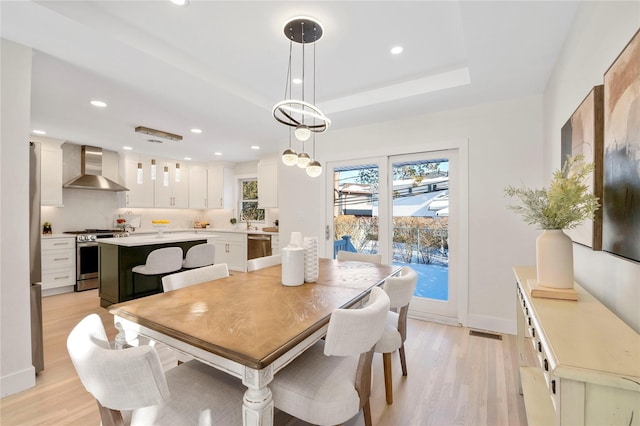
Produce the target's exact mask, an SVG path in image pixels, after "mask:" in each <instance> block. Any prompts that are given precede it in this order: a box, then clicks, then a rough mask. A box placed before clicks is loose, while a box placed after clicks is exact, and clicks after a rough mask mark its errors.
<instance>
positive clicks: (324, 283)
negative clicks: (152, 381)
mask: <svg viewBox="0 0 640 426" xmlns="http://www.w3.org/2000/svg"><path fill="white" fill-rule="evenodd" d="M399 270H400V267H397V266H391V265H381V264H375V263H367V262H353V261H337V260H333V259H320V261H319V275H318V280H317V282H315V283H305V284H303V285H299V286H284V285H282V283H281V266H280V265H277V266H272V267H268V268H264V269H260V270H256V271H252V272H238V273H235V272H233V273H232V275H231V276H229V277H226V278H222V279H219V280H215V281H208V282H204V283H201V284H197V285H193V286H190V287H186V288H182V289H179V290H174V291H169V292H166V293H161V294H155V295H152V296H148V297H144V298H141V299H135V300H131V301H128V302H124V303H119V304H115V305H111V306H110V307H109V308H108V309H109V312H111V313H112V314H113V315H114V321H115V323H116V325H117V326H118V323H119V324H120V325H121V326H122V328H123V329H124V330H125V331H127V334H128V335H131V334H132V333H133V334H136V335H140V336H144V337H147V338H149V339H152V340H154V341H157V342H161V343H164V344H166V345H168V346H170V347H172V348H174V349H176V350H178V351H179V352H182V353H184V354H186V355H189V356H191V357H193V358H195V359H197V360H199V361H201V362H204V363H206V364H209V365H211V366H213V367H215V368H218V369H220V370H222V371H224V372H226V373H228V374H231V375H233V376H235V377H238V378H239V379H241V380H242V383H243V384H244V385H245V386H246V387H247V390H246V391H245V394H244V398H243V401H242V405H243V422H244V424H245V425H252V426H258V425H261V426H265V425H267V426H268V425H272V424H273V411H274V408H273V407H274V406H273V399H272V396H271V390H270V389H269V386H268V385H269V383H270V382H271V380H272V379H273V376H274V374H276V373H277V372H278V371H279V370H280V369H282V368H283V367H285V366H286V365H287V364H288V363H289V362H291V361H292V360H293V359H295V358H296V357H297V356H299V355H300V354H301V353H302V352H304V351H305V350H306V349H307V348H309V347H310V346H312V345H313V344H314V343H316V342H317V341H318V340H320V339H321V338H322V337H323V336H324V335H325V334H326V332H327V327H328V323H329V318H330V317H331V313H332V312H333V311H334V310H335V309H339V308H356V307H359V306H360V305H361V304H362V302H363V301H365V300H366V299H367V298H368V295H369V292H370V290H371V288H373V287H374V286H377V285H380V284H381V283H383V282H384V280H385V279H386V278H387V277H389V276H392V275H395V274H397V273H398V272H399ZM238 403H241V402H240V401H238Z"/></svg>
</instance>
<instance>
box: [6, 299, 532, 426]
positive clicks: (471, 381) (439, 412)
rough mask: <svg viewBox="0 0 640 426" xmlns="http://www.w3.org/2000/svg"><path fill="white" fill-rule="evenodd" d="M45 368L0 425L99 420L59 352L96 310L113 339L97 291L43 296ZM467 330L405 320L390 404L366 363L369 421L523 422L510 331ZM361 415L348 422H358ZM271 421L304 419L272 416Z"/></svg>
mask: <svg viewBox="0 0 640 426" xmlns="http://www.w3.org/2000/svg"><path fill="white" fill-rule="evenodd" d="M42 305H43V317H44V349H45V370H44V371H43V372H42V373H40V374H38V376H37V379H36V382H37V384H36V386H35V387H34V388H32V389H28V390H26V391H23V392H21V393H19V394H16V395H12V396H9V397H6V398H3V399H2V400H0V424H1V425H2V426H14V425H15V426H17V425H55V426H59V425H99V424H100V418H99V415H98V410H97V406H96V403H95V400H94V399H93V398H92V397H91V395H89V394H88V393H87V392H86V391H85V390H84V387H83V386H82V384H81V383H80V381H79V379H78V378H77V375H76V373H75V370H74V369H73V365H72V364H71V361H70V359H69V356H68V355H67V350H66V338H67V335H68V334H69V332H70V331H71V329H72V328H73V326H74V325H75V324H76V323H77V322H78V321H79V320H80V319H81V318H83V317H84V316H85V315H87V314H89V313H91V312H97V313H98V314H100V316H101V317H102V319H103V322H104V324H105V327H106V328H107V334H108V335H109V338H110V339H111V340H113V338H114V337H115V334H116V331H115V329H114V328H113V319H112V317H111V315H110V314H109V313H108V312H107V311H106V310H105V309H102V308H100V307H99V302H98V295H97V290H90V291H85V292H81V293H67V294H62V295H58V296H50V297H46V298H44V299H43V304H42ZM469 331H470V330H469V329H467V328H464V327H451V326H445V325H441V324H435V323H430V322H423V321H417V320H410V321H409V324H408V336H409V337H408V339H407V342H406V354H407V365H408V372H409V375H408V376H407V377H402V372H401V370H400V362H399V359H398V356H397V354H394V356H393V381H394V403H393V405H387V404H386V403H385V397H384V381H383V378H382V359H381V358H382V357H381V356H380V355H376V356H375V357H374V364H373V372H374V378H373V384H374V390H373V394H372V397H371V410H372V417H373V424H374V425H379V426H383V425H390V426H413V425H437V426H446V425H474V426H477V425H492V426H493V425H510V426H517V425H526V416H525V409H524V403H523V400H522V396H521V395H519V394H518V385H517V383H518V375H517V371H518V359H517V350H516V344H515V336H510V335H503V336H502V338H503V340H501V341H500V340H494V339H489V338H486V337H477V336H471V335H470V333H469ZM361 417H362V415H360V416H359V418H356V419H354V420H353V421H351V422H349V424H362V419H361ZM275 424H276V425H287V426H294V425H295V426H298V425H303V424H304V423H303V422H301V421H298V420H296V419H292V418H290V417H289V416H287V415H286V414H284V413H277V415H276V417H275Z"/></svg>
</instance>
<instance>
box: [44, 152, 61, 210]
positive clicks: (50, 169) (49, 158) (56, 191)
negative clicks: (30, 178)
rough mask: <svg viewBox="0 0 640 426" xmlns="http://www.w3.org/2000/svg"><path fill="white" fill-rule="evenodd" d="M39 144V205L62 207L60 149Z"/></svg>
mask: <svg viewBox="0 0 640 426" xmlns="http://www.w3.org/2000/svg"><path fill="white" fill-rule="evenodd" d="M60 145H61V144H58V143H40V159H41V161H40V191H41V193H40V204H41V205H43V206H62V148H61V147H60Z"/></svg>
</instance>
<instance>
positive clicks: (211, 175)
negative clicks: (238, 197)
mask: <svg viewBox="0 0 640 426" xmlns="http://www.w3.org/2000/svg"><path fill="white" fill-rule="evenodd" d="M207 179H208V185H207V191H208V197H207V199H208V208H210V209H232V208H233V169H231V168H229V167H227V166H222V165H213V166H209V169H208V176H207Z"/></svg>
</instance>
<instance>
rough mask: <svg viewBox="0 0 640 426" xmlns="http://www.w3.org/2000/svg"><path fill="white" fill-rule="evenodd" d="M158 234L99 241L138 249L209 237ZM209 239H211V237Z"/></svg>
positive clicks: (189, 234)
mask: <svg viewBox="0 0 640 426" xmlns="http://www.w3.org/2000/svg"><path fill="white" fill-rule="evenodd" d="M157 234H158V233H157V232H154V233H153V234H146V235H131V236H129V237H125V238H101V239H99V240H98V242H99V243H101V244H112V245H116V246H123V247H136V246H147V245H152V244H165V243H179V242H183V241H197V240H206V239H207V236H205V235H203V234H196V233H195V232H191V233H179V232H176V233H173V234H171V233H169V234H167V233H165V234H163V235H162V237H159V236H158V235H157ZM209 237H211V236H210V235H209Z"/></svg>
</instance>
